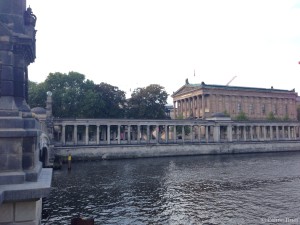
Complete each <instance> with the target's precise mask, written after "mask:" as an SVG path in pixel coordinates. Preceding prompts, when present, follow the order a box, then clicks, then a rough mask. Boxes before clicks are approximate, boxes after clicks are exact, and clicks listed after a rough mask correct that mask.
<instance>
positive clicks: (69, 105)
mask: <svg viewBox="0 0 300 225" xmlns="http://www.w3.org/2000/svg"><path fill="white" fill-rule="evenodd" d="M47 91H51V92H52V93H53V95H52V98H53V115H54V116H55V117H62V118H66V117H77V118H123V117H124V114H125V105H126V104H125V103H126V98H125V92H124V91H121V90H119V89H118V87H115V86H112V85H109V84H106V83H101V84H99V85H96V84H94V82H93V81H91V80H88V79H85V76H84V75H83V74H80V73H77V72H69V73H68V74H63V73H58V72H57V73H50V74H49V75H48V77H47V78H46V80H45V81H44V82H42V83H40V84H37V83H34V82H30V83H29V102H30V106H31V107H36V106H40V107H45V101H46V92H47Z"/></svg>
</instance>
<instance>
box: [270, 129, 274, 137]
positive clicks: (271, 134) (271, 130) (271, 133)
mask: <svg viewBox="0 0 300 225" xmlns="http://www.w3.org/2000/svg"><path fill="white" fill-rule="evenodd" d="M270 139H271V140H274V135H273V126H270Z"/></svg>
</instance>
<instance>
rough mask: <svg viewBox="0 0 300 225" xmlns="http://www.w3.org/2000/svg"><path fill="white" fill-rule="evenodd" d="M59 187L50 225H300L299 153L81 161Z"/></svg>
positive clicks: (46, 209) (48, 204)
mask: <svg viewBox="0 0 300 225" xmlns="http://www.w3.org/2000/svg"><path fill="white" fill-rule="evenodd" d="M52 187H53V188H52V190H51V194H50V196H49V197H48V198H47V199H45V200H44V204H43V218H44V219H43V223H44V224H69V223H70V220H71V218H72V217H74V216H77V215H81V216H82V217H93V218H95V222H96V224H268V223H269V224H272V223H273V222H275V223H273V224H284V223H286V224H300V153H274V154H273V153H268V154H242V155H218V156H191V157H164V158H148V159H128V160H112V161H96V162H95V161H94V162H80V163H73V164H72V170H71V172H68V170H67V166H66V165H64V168H63V170H61V171H54V174H53V181H52Z"/></svg>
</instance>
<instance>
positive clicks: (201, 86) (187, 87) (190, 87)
mask: <svg viewBox="0 0 300 225" xmlns="http://www.w3.org/2000/svg"><path fill="white" fill-rule="evenodd" d="M199 89H225V90H231V91H232V90H237V91H255V92H277V93H287V92H288V93H295V94H296V92H295V89H292V90H283V89H274V88H273V87H271V88H256V87H241V86H229V85H217V84H205V83H204V82H202V83H200V84H185V85H183V86H182V87H181V88H179V89H178V90H177V91H176V92H174V93H173V94H172V97H174V96H176V95H177V94H179V93H180V94H183V93H188V92H191V91H194V90H199Z"/></svg>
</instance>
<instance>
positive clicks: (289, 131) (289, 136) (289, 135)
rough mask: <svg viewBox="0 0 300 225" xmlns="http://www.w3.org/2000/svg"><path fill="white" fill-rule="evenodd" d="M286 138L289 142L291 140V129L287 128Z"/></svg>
mask: <svg viewBox="0 0 300 225" xmlns="http://www.w3.org/2000/svg"><path fill="white" fill-rule="evenodd" d="M288 138H289V140H291V127H290V126H288Z"/></svg>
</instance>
